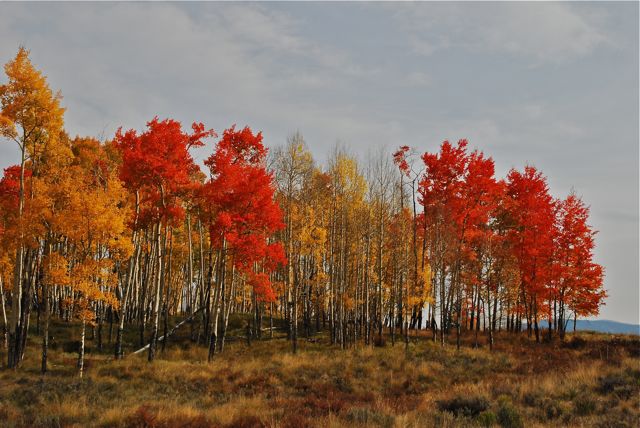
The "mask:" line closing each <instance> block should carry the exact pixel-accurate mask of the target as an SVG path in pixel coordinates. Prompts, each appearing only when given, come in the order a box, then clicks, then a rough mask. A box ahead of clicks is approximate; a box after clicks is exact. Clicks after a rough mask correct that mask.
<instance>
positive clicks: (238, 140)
mask: <svg viewBox="0 0 640 428" xmlns="http://www.w3.org/2000/svg"><path fill="white" fill-rule="evenodd" d="M266 154H267V151H266V149H265V147H264V146H263V144H262V134H261V133H257V134H253V132H252V131H251V129H250V128H249V127H245V128H243V129H241V130H238V131H236V129H235V126H233V127H231V128H229V129H227V130H225V131H224V133H223V136H222V138H221V139H220V141H219V142H218V144H217V145H216V149H215V151H214V153H213V154H212V155H211V156H210V157H209V158H208V159H207V160H205V165H207V166H208V167H209V170H210V173H211V178H210V180H209V181H208V182H206V183H205V185H204V187H203V189H202V194H203V200H204V201H205V204H206V207H205V209H204V210H205V212H207V213H209V216H208V218H209V224H208V226H209V236H210V238H209V239H210V241H211V245H212V246H213V247H215V248H217V249H218V256H217V259H218V270H217V274H216V282H217V288H216V293H215V296H214V301H213V305H214V312H213V317H212V320H213V323H214V326H213V328H212V329H211V338H210V347H209V349H210V352H209V359H211V358H212V356H213V354H214V352H215V349H216V343H217V341H218V340H219V347H220V350H221V351H222V350H223V348H224V339H225V334H226V327H227V323H228V319H229V307H230V305H229V295H230V294H232V293H233V287H234V286H235V284H236V281H235V279H236V278H235V276H236V271H237V272H238V273H239V274H241V275H244V276H245V277H247V278H248V280H249V283H250V285H252V287H253V292H254V294H255V295H256V298H257V300H258V301H260V302H265V301H266V302H268V301H272V300H273V299H274V297H275V296H274V294H273V291H272V288H271V282H270V281H269V279H268V277H267V276H266V275H265V273H269V272H271V271H272V270H273V269H275V268H276V266H277V265H279V264H282V263H284V262H285V261H286V257H285V255H284V251H283V248H282V245H281V244H280V243H271V242H269V238H270V237H271V235H273V234H274V233H275V232H276V231H278V230H280V229H282V228H283V227H284V224H283V222H282V212H281V211H280V207H279V206H278V204H277V203H276V202H275V201H274V192H275V189H274V184H273V176H272V175H271V174H270V173H269V172H267V170H266V165H265V160H266ZM228 259H230V260H231V281H230V282H231V287H230V289H229V290H227V287H226V284H227V281H226V277H227V270H228V264H227V260H228ZM220 316H221V317H222V320H221V321H222V322H221V323H220V326H221V327H222V331H221V333H220V334H218V325H219V324H218V319H219V317H220Z"/></svg>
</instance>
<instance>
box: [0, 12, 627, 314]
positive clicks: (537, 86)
mask: <svg viewBox="0 0 640 428" xmlns="http://www.w3.org/2000/svg"><path fill="white" fill-rule="evenodd" d="M0 10H1V11H2V13H1V14H0V59H1V60H2V63H6V62H7V61H9V60H10V59H12V58H13V57H14V56H15V53H16V51H17V49H18V46H20V45H25V47H26V48H27V49H29V50H30V51H31V58H32V60H33V62H34V64H35V66H36V67H37V68H38V69H39V70H41V71H42V72H43V74H45V75H46V76H47V78H48V83H49V85H50V87H51V88H52V89H53V90H54V91H57V90H60V91H61V92H62V95H63V97H64V98H63V102H62V103H63V106H64V107H66V108H67V111H66V113H65V121H66V125H65V126H66V129H67V131H68V132H69V134H70V135H76V134H78V135H82V136H85V135H86V136H94V137H97V138H99V139H101V140H105V139H110V138H112V136H113V135H114V132H115V130H116V129H117V128H118V127H120V126H122V127H123V128H124V129H128V128H134V129H137V130H141V129H143V127H144V125H145V123H146V122H147V121H149V120H151V119H152V117H153V116H155V115H158V116H159V117H161V118H164V117H172V118H175V119H177V120H180V121H181V122H183V124H189V123H191V122H192V121H201V122H203V123H204V124H205V125H206V126H207V127H208V128H211V127H212V128H214V129H215V130H216V131H217V132H218V133H219V134H221V133H222V130H223V129H225V128H228V127H229V126H231V125H232V124H233V123H237V125H238V126H244V125H248V126H251V127H252V129H254V130H256V131H262V132H263V135H264V137H265V143H266V145H267V146H268V147H270V148H274V147H277V146H280V145H283V144H284V143H285V142H286V138H287V136H288V135H289V134H291V133H292V132H294V131H296V130H299V131H300V132H301V133H302V135H304V137H305V140H306V142H307V145H308V146H309V149H310V150H311V152H312V153H313V155H314V157H315V158H316V159H317V161H318V162H319V163H321V164H324V163H325V161H326V158H327V156H328V155H329V154H330V152H331V150H332V148H333V147H334V145H335V144H337V142H338V141H339V142H340V144H342V145H343V146H344V147H345V148H346V149H347V150H348V151H349V152H350V153H352V154H354V155H355V156H356V157H358V158H359V159H364V157H365V155H366V152H367V150H371V151H373V150H377V149H379V148H380V147H383V146H384V147H386V149H387V150H388V151H389V155H391V152H392V151H393V150H394V149H395V148H396V147H398V146H400V145H405V144H408V145H410V146H412V147H415V148H416V149H417V150H419V151H420V152H421V153H422V152H426V151H429V152H434V151H436V150H437V148H438V146H439V145H440V143H441V142H442V141H443V140H445V139H448V140H450V141H452V142H455V141H457V140H459V139H462V138H466V139H468V140H469V144H470V146H471V147H472V148H478V149H479V150H482V151H484V153H485V154H486V155H487V156H491V157H492V158H493V159H494V161H495V163H496V176H497V177H500V178H502V177H504V176H505V175H506V172H507V171H508V170H509V169H510V168H512V167H515V168H517V169H521V168H522V167H523V166H524V165H525V164H533V165H535V166H536V167H538V168H539V169H540V170H542V171H543V172H544V173H545V175H546V176H547V178H548V183H549V187H550V190H551V193H552V194H553V195H554V196H555V197H564V196H565V195H566V194H568V193H569V192H570V191H571V190H572V189H575V191H576V193H577V194H578V195H581V196H583V199H584V201H585V203H586V204H587V205H589V206H590V207H591V217H590V223H591V224H592V225H593V226H594V228H595V229H596V230H598V231H599V233H598V235H597V236H596V250H595V261H596V262H598V263H600V264H602V265H603V266H604V267H605V280H604V281H605V288H606V289H607V291H608V293H609V297H608V299H607V300H606V301H605V306H604V307H603V308H602V309H601V311H600V315H599V316H598V317H597V318H586V319H588V320H595V319H597V320H610V321H615V322H622V323H627V324H633V325H638V324H640V312H639V307H638V301H639V299H640V294H639V285H640V284H639V281H638V270H639V269H638V263H639V262H638V258H639V253H638V230H639V229H638V141H639V138H640V137H639V135H638V115H639V110H638V89H639V87H638V79H637V76H638V22H637V20H636V18H637V16H638V3H635V2H634V3H617V4H606V3H589V4H583V3H580V4H576V3H544V4H528V3H527V4H508V3H501V4H491V5H486V4H485V5H472V4H460V3H447V4H433V3H431V4H424V3H423V4H411V5H409V4H394V5H390V4H362V3H355V4H354V3H350V4H339V5H338V4H333V5H323V4H317V3H313V4H305V5H301V4H298V3H285V4H282V3H269V4H260V5H258V4H254V3H243V4H224V5H221V4H215V5H212V4H175V3H162V4H157V3H154V4H144V5H141V4H137V3H133V4H132V3H128V4H124V3H118V4H46V5H44V4H40V5H36V4H7V3H4V4H2V5H0ZM142 20H144V22H145V23H146V24H145V26H144V27H143V28H141V26H139V25H137V24H139V22H142ZM327 23H331V25H332V27H331V29H332V31H330V32H327V31H326V28H325V26H324V25H327ZM168 26H170V27H169V28H172V29H173V31H172V32H168V31H166V28H168ZM487 28H491V31H489V30H487ZM541 28H544V29H545V31H540V29H541ZM516 29H517V30H518V31H515V32H514V30H516ZM542 33H544V34H542ZM79 34H81V35H82V37H78V35H79ZM4 81H5V76H4V75H3V76H2V78H1V80H0V83H3V82H4ZM210 151H211V146H210V145H208V147H207V148H205V149H200V150H197V151H196V152H195V157H196V159H198V161H199V162H201V161H202V159H203V158H204V157H205V156H206V155H205V153H207V154H208V153H210ZM17 156H18V154H17V149H16V147H15V145H14V144H13V143H9V142H6V141H3V142H2V144H0V160H1V162H0V167H2V168H5V167H7V166H9V165H10V164H13V163H15V161H16V160H17Z"/></svg>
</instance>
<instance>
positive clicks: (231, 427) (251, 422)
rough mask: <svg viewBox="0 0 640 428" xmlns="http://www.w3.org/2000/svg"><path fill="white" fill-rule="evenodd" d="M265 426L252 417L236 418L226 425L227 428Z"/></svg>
mask: <svg viewBox="0 0 640 428" xmlns="http://www.w3.org/2000/svg"><path fill="white" fill-rule="evenodd" d="M265 426H266V425H265V424H264V423H263V422H262V421H261V420H260V418H258V417H257V416H253V415H243V416H238V417H237V418H235V419H234V420H233V421H231V423H230V424H228V425H226V427H227V428H264V427H265Z"/></svg>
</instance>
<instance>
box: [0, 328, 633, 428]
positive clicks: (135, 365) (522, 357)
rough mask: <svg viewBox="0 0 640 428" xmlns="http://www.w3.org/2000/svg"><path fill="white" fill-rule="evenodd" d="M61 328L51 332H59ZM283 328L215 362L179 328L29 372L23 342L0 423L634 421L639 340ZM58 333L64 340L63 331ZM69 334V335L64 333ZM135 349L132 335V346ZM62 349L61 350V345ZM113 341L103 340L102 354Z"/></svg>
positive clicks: (236, 345) (0, 390) (2, 377)
mask: <svg viewBox="0 0 640 428" xmlns="http://www.w3.org/2000/svg"><path fill="white" fill-rule="evenodd" d="M63 335H64V333H63V332H60V333H59V334H58V336H59V337H63ZM316 339H318V340H317V341H314V342H306V341H304V340H301V344H300V345H301V350H300V352H299V353H298V354H297V355H292V354H291V353H290V352H289V345H288V343H287V341H286V340H285V339H283V338H276V339H274V340H271V341H269V340H262V341H255V342H254V343H253V345H252V346H251V348H248V347H247V345H246V344H245V343H244V342H243V341H241V340H237V341H235V342H233V341H231V342H230V343H229V344H228V347H227V349H225V352H224V353H223V354H221V355H217V356H216V357H215V360H214V361H213V362H212V363H210V364H209V363H207V362H206V350H205V349H204V348H203V347H199V346H196V345H194V344H192V343H190V342H189V340H188V338H187V337H186V335H185V337H178V338H176V339H175V340H174V342H173V343H172V344H171V346H170V347H169V348H168V349H167V350H166V351H165V352H164V353H160V355H159V358H158V359H157V360H156V361H155V362H154V363H152V364H148V363H147V362H146V355H137V356H131V357H128V358H126V359H125V360H123V361H113V360H111V358H110V356H109V355H108V354H100V353H97V352H95V350H92V351H91V352H90V353H89V355H88V370H87V373H86V376H85V378H84V379H82V380H80V379H78V378H77V377H76V376H75V375H74V364H75V355H74V354H73V353H68V352H65V351H64V348H65V347H64V346H60V347H58V349H56V350H52V352H51V354H50V355H51V365H50V366H51V371H50V372H49V373H48V374H47V375H46V376H45V377H44V378H42V377H41V376H40V375H39V373H38V367H39V353H38V346H37V343H34V341H32V342H31V343H30V345H29V348H28V350H27V356H26V360H25V362H24V364H23V366H22V367H21V368H20V369H18V370H17V371H8V370H3V371H0V426H9V427H11V426H15V427H32V426H34V427H36V426H42V427H49V426H51V427H58V426H69V427H71V426H77V427H85V426H104V427H112V426H114V427H117V426H122V427H125V426H137V427H263V426H264V427H300V426H317V427H338V426H383V427H425V426H427V427H428V426H438V427H440V426H445V427H446V426H492V425H493V426H507V427H519V426H621V427H622V426H638V424H639V423H640V419H639V418H640V409H639V404H640V403H639V399H640V341H639V340H638V338H637V337H624V336H623V337H616V338H613V337H610V336H605V335H592V334H583V335H580V336H576V337H574V338H571V339H569V342H568V343H564V344H563V343H560V342H552V343H543V344H536V343H533V342H531V341H529V340H528V339H527V338H526V336H512V335H508V334H500V335H498V338H497V341H498V346H497V347H496V350H495V351H494V352H489V350H488V349H487V348H486V347H483V348H481V349H473V348H472V347H471V346H472V343H473V340H472V338H471V337H469V338H465V339H467V340H465V341H464V343H465V347H463V349H461V350H460V351H457V350H456V349H455V346H453V345H446V346H445V347H444V348H443V347H441V346H440V345H438V344H434V343H432V342H430V341H429V340H428V339H427V338H426V337H419V338H418V339H415V340H413V341H412V343H411V344H410V347H409V349H408V351H406V350H405V348H404V344H396V346H395V347H391V346H390V345H389V344H387V346H386V347H376V348H372V347H364V346H358V347H355V348H352V349H348V350H346V351H343V350H340V349H338V348H335V347H331V346H330V345H329V344H328V343H327V341H326V338H325V337H323V336H318V337H316ZM59 340H62V339H59ZM68 340H71V338H70V337H69V338H68ZM132 347H133V346H132V345H131V346H130V348H132ZM67 348H68V347H67ZM108 350H109V346H105V351H104V352H107V351H108Z"/></svg>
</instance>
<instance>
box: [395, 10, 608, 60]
mask: <svg viewBox="0 0 640 428" xmlns="http://www.w3.org/2000/svg"><path fill="white" fill-rule="evenodd" d="M394 9H395V10H396V13H395V19H396V22H397V23H398V24H399V27H400V28H404V29H405V31H406V32H407V34H408V39H409V42H410V44H411V45H412V46H413V50H414V52H416V53H418V54H421V55H432V54H433V53H434V52H436V51H438V50H442V49H447V48H451V47H458V48H463V49H466V50H468V51H471V52H485V53H486V52H489V53H507V54H510V55H514V56H517V57H521V58H524V59H528V60H530V61H531V62H533V63H536V64H537V63H544V62H554V63H559V62H563V61H566V60H567V59H572V58H574V57H580V56H585V55H588V54H590V53H592V52H593V51H594V50H595V49H596V48H597V47H598V46H600V45H602V44H605V43H609V42H610V41H609V40H608V38H607V36H606V35H605V33H604V31H603V30H601V28H600V27H599V24H600V23H599V20H598V19H597V17H594V15H593V14H591V13H589V10H588V9H587V8H586V7H585V6H583V5H581V6H580V7H576V6H574V5H569V4H566V3H551V2H546V3H535V4H534V3H528V2H517V3H483V4H473V3H464V4H456V3H453V4H415V5H401V6H394Z"/></svg>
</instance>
